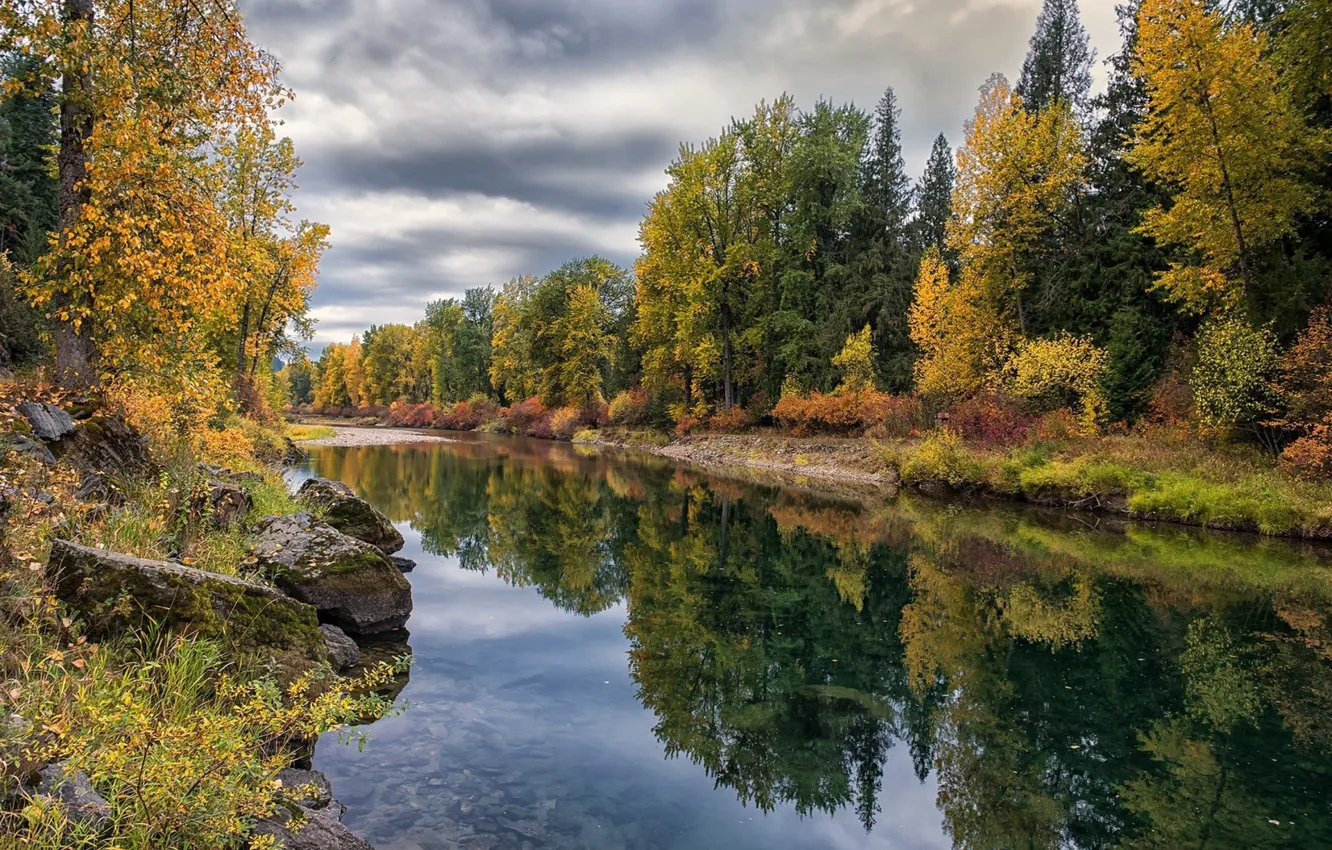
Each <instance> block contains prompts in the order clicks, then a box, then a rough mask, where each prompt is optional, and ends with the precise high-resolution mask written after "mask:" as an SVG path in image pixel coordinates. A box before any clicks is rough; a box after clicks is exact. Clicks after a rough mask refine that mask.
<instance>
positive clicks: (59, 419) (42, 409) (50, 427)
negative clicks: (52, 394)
mask: <svg viewBox="0 0 1332 850" xmlns="http://www.w3.org/2000/svg"><path fill="white" fill-rule="evenodd" d="M18 411H19V413H21V414H23V416H24V418H26V419H27V420H28V424H29V425H31V426H32V435H33V436H34V437H36V438H37V439H39V440H41V441H42V442H43V443H57V442H59V441H61V440H63V439H65V438H66V437H68V436H69V435H71V434H73V433H74V429H75V428H76V426H75V425H74V420H73V418H71V417H70V415H69V414H68V413H66V412H65V411H63V410H61V409H60V408H58V407H56V406H55V405H54V404H44V403H42V402H39V401H25V402H23V403H22V404H20V405H19V406H18Z"/></svg>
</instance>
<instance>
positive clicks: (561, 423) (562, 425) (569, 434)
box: [547, 407, 583, 440]
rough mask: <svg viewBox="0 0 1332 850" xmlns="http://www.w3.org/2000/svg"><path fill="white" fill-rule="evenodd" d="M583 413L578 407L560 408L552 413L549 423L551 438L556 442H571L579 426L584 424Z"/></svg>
mask: <svg viewBox="0 0 1332 850" xmlns="http://www.w3.org/2000/svg"><path fill="white" fill-rule="evenodd" d="M582 420H583V412H582V411H580V410H578V408H576V407H560V408H556V409H555V410H553V411H551V413H550V418H549V421H548V425H547V427H548V429H549V431H550V437H551V438H552V439H556V440H571V439H573V435H574V432H575V431H577V430H578V426H579V425H581V424H582Z"/></svg>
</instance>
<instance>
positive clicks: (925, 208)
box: [911, 133, 957, 255]
mask: <svg viewBox="0 0 1332 850" xmlns="http://www.w3.org/2000/svg"><path fill="white" fill-rule="evenodd" d="M956 180H957V165H956V164H955V163H954V162H953V149H952V148H950V147H949V146H948V139H947V137H945V136H944V135H943V134H942V133H940V134H939V137H938V138H937V139H935V140H934V148H933V149H932V150H931V151H930V159H929V162H927V163H926V164H925V173H924V175H922V176H921V178H920V186H919V188H918V189H917V190H916V217H915V219H913V220H912V222H911V231H912V236H913V237H914V239H915V248H916V253H917V254H921V255H923V254H924V253H925V252H926V251H927V250H929V249H930V248H934V247H936V246H937V247H939V248H943V247H945V243H946V242H947V240H948V219H950V218H952V216H953V183H954V182H955V181H956Z"/></svg>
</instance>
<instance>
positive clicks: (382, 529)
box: [296, 478, 403, 555]
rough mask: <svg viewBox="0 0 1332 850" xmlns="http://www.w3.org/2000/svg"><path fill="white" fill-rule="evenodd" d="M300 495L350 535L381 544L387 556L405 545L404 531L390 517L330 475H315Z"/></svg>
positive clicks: (303, 487) (298, 495) (299, 496)
mask: <svg viewBox="0 0 1332 850" xmlns="http://www.w3.org/2000/svg"><path fill="white" fill-rule="evenodd" d="M296 495H297V497H298V498H300V499H301V500H302V501H304V502H305V503H306V504H307V505H309V506H310V507H312V508H318V509H319V510H320V511H321V512H322V513H323V516H324V522H326V523H328V524H329V525H331V526H333V527H334V528H336V529H337V530H338V531H341V532H342V533H343V534H345V535H347V536H348V537H355V538H356V539H357V540H360V541H363V542H365V543H369V544H370V545H371V546H378V547H379V548H380V550H382V551H383V553H384V554H385V555H392V554H393V553H394V552H397V551H398V550H400V549H401V548H402V547H403V539H402V534H401V533H400V532H399V531H398V529H396V528H394V527H393V523H391V522H389V518H388V517H386V516H384V515H383V514H382V513H380V512H379V511H377V510H375V508H374V506H372V505H371V504H370V503H369V502H367V501H366V500H365V499H362V498H360V497H359V496H357V495H356V494H355V493H354V492H352V489H351V488H350V487H348V486H347V485H346V484H343V483H341V482H339V481H329V480H328V479H327V478H311V479H310V480H309V481H306V482H305V483H304V484H302V485H301V489H300V490H299V491H298V492H297V494H296Z"/></svg>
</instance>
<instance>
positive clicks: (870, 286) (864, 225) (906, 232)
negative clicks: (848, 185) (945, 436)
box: [835, 88, 918, 391]
mask: <svg viewBox="0 0 1332 850" xmlns="http://www.w3.org/2000/svg"><path fill="white" fill-rule="evenodd" d="M901 115H902V111H901V109H900V108H898V106H897V96H896V94H895V93H894V92H893V90H892V89H891V88H890V89H888V90H887V91H885V92H884V94H883V99H882V100H880V101H879V106H878V109H877V110H875V115H874V122H873V128H872V132H871V137H870V142H869V144H868V145H867V146H866V149H865V156H864V162H863V164H862V167H861V184H860V194H861V200H862V203H863V208H862V212H861V214H860V216H859V220H858V222H857V225H856V228H855V230H856V233H855V237H854V244H853V246H852V251H853V255H854V256H853V260H852V264H853V275H852V284H851V285H850V286H849V287H848V291H847V292H845V293H844V294H843V297H842V299H841V303H839V304H838V305H837V309H836V313H837V314H838V316H837V320H836V328H835V332H836V333H839V334H840V336H841V337H842V338H845V337H846V336H847V335H848V334H851V333H854V332H855V331H856V329H857V328H858V327H863V326H864V325H865V324H866V323H869V324H871V325H873V328H874V348H875V354H876V357H875V359H876V360H877V362H878V367H879V372H880V374H882V375H883V376H884V378H885V381H886V383H887V385H888V386H889V387H891V388H892V389H893V390H895V391H904V390H906V389H908V388H909V387H910V386H911V367H912V360H913V353H912V346H911V337H910V333H909V330H908V328H907V323H906V313H907V310H908V309H909V308H910V306H911V289H912V281H913V277H914V272H915V268H914V267H915V265H916V264H917V262H918V261H917V259H916V256H915V250H914V245H913V244H912V243H913V240H912V238H911V233H910V229H909V228H910V222H909V220H908V219H909V218H910V215H911V206H912V190H911V181H910V179H909V178H908V177H907V175H906V162H905V160H904V159H903V158H902V139H901V129H900V121H901Z"/></svg>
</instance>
